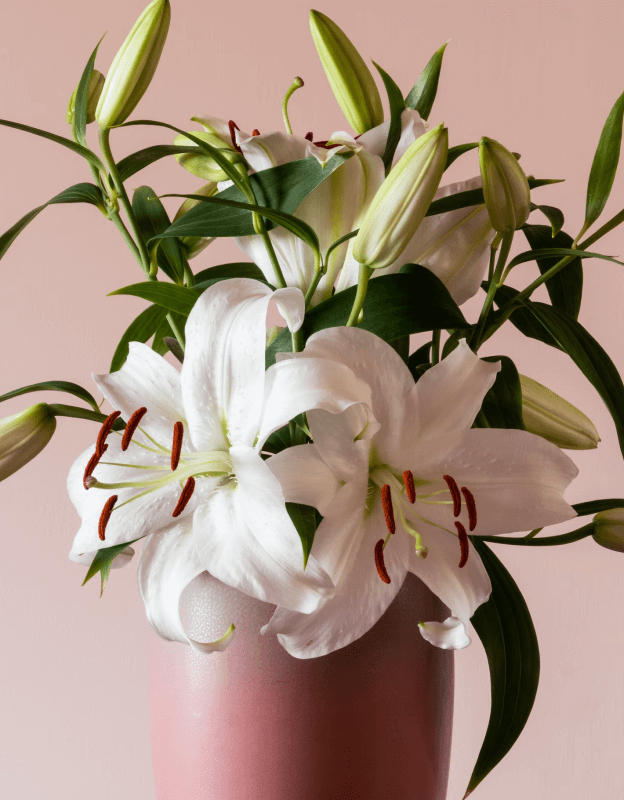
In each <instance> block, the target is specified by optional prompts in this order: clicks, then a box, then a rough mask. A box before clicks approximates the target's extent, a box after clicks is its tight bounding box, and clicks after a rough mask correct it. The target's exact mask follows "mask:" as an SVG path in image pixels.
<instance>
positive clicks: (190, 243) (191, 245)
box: [173, 183, 219, 259]
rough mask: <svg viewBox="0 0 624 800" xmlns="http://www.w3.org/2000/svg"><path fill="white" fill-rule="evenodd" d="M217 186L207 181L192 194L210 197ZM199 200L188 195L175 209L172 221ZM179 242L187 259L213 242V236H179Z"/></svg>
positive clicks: (215, 191) (214, 192)
mask: <svg viewBox="0 0 624 800" xmlns="http://www.w3.org/2000/svg"><path fill="white" fill-rule="evenodd" d="M218 188H219V187H218V186H217V184H216V183H207V184H206V185H205V186H202V187H201V188H199V189H197V190H196V191H195V192H193V194H199V195H202V196H203V197H212V195H213V194H216V193H217V190H218ZM201 202H202V201H201V200H193V199H192V198H191V197H189V198H188V199H187V200H185V201H184V202H183V203H182V205H181V206H180V208H179V209H178V210H177V211H176V215H175V217H174V218H173V221H174V222H175V221H176V220H178V219H180V217H182V216H183V215H184V214H186V212H187V211H190V210H191V209H192V208H195V206H196V205H198V204H199V203H201ZM180 242H181V243H182V245H183V246H184V248H185V250H186V257H187V258H188V259H191V258H194V257H195V256H196V255H198V254H199V253H201V251H202V250H204V249H205V248H206V247H208V245H209V244H210V243H211V242H214V237H209V238H207V237H203V236H181V237H180Z"/></svg>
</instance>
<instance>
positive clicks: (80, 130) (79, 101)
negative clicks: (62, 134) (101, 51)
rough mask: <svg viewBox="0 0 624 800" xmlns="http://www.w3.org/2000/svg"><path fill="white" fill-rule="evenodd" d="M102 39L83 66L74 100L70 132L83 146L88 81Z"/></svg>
mask: <svg viewBox="0 0 624 800" xmlns="http://www.w3.org/2000/svg"><path fill="white" fill-rule="evenodd" d="M103 38H104V37H102V39H103ZM102 39H100V41H99V42H98V43H97V45H96V46H95V50H94V51H93V52H92V53H91V58H90V59H89V61H88V62H87V66H86V67H85V68H84V72H83V73H82V77H81V78H80V82H79V84H78V88H77V89H76V102H75V105H74V119H73V122H72V132H73V134H74V137H75V138H76V140H77V141H78V142H79V143H80V144H81V145H83V146H84V147H86V146H87V140H86V138H85V134H86V131H87V98H88V90H89V81H90V80H91V75H92V74H93V67H94V65H95V57H96V55H97V51H98V47H99V46H100V42H101V41H102Z"/></svg>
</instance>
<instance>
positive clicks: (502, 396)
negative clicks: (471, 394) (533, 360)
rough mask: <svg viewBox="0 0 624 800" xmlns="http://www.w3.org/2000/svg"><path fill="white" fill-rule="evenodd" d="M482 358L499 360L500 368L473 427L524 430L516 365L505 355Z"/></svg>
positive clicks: (520, 391)
mask: <svg viewBox="0 0 624 800" xmlns="http://www.w3.org/2000/svg"><path fill="white" fill-rule="evenodd" d="M483 360H484V361H490V362H494V363H495V362H497V361H500V362H501V369H500V372H499V373H498V375H497V376H496V380H495V381H494V385H493V386H492V388H491V389H490V390H489V391H488V393H487V394H486V395H485V397H484V398H483V403H482V405H481V410H480V411H479V413H478V414H477V418H476V420H475V424H474V427H477V428H513V429H515V430H519V431H524V430H526V427H525V425H524V420H523V418H522V390H521V388H520V377H519V376H518V370H517V369H516V365H515V364H514V362H513V361H512V360H511V359H510V358H508V357H507V356H488V357H487V358H484V359H483Z"/></svg>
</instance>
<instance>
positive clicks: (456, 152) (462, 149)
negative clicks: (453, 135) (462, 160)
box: [444, 142, 479, 169]
mask: <svg viewBox="0 0 624 800" xmlns="http://www.w3.org/2000/svg"><path fill="white" fill-rule="evenodd" d="M478 146H479V142H470V144H456V145H455V147H449V151H448V155H447V157H446V167H445V168H444V169H448V168H449V167H450V166H451V164H452V163H453V162H455V161H457V159H458V158H459V157H460V156H461V155H463V154H464V153H468V152H469V151H470V150H474V149H475V148H477V147H478Z"/></svg>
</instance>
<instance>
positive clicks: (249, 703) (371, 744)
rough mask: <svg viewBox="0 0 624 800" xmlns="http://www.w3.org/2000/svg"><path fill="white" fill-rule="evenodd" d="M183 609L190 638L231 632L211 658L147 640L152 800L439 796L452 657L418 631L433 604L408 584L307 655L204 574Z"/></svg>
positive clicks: (436, 614)
mask: <svg viewBox="0 0 624 800" xmlns="http://www.w3.org/2000/svg"><path fill="white" fill-rule="evenodd" d="M182 606H183V609H184V613H185V616H186V625H187V630H189V633H190V634H191V635H192V636H193V638H196V639H204V640H212V639H216V638H218V637H219V636H221V635H222V634H223V632H224V631H225V630H226V628H227V627H228V626H229V625H230V623H231V622H234V623H235V624H236V635H235V638H234V640H233V642H232V644H231V645H230V647H229V648H228V649H227V650H226V651H225V652H224V653H216V654H213V655H209V656H204V655H200V654H198V653H195V652H194V651H193V650H191V648H190V647H186V646H184V645H181V644H175V643H170V642H164V641H161V640H160V639H157V638H156V637H154V642H153V653H152V667H151V700H150V705H151V718H152V752H153V759H154V774H155V782H156V797H157V798H158V800H213V799H214V800H217V798H218V800H368V799H370V800H385V799H386V798H392V800H395V799H396V800H444V798H445V797H446V785H447V779H448V767H449V756H450V744H451V725H452V711H453V656H452V653H450V652H446V651H442V650H438V649H436V648H434V647H432V646H431V645H430V644H428V643H427V642H425V641H424V639H422V637H421V636H420V634H419V632H418V628H417V623H418V621H419V620H425V619H443V618H444V609H443V607H442V606H441V605H440V604H439V602H438V601H437V599H436V598H435V597H434V596H433V595H432V594H431V592H429V590H428V589H427V588H426V587H425V586H424V585H423V584H422V583H421V582H420V581H419V580H418V579H417V578H415V577H413V576H411V575H408V578H407V580H406V582H405V584H404V586H403V588H402V589H401V591H400V593H399V595H398V596H397V598H396V600H395V601H394V603H393V604H392V606H391V607H390V609H389V610H388V611H387V612H386V614H385V615H384V616H383V617H382V619H381V620H380V621H379V622H378V623H377V625H375V627H374V628H373V629H372V630H370V631H369V632H368V633H367V634H366V635H365V636H363V637H362V638H361V639H359V640H358V641H357V642H355V643H353V644H351V645H350V646H348V647H345V648H344V649H342V650H339V651H337V652H335V653H332V654H330V655H328V656H324V657H322V658H317V659H310V660H298V659H295V658H293V657H292V656H290V655H288V653H286V651H285V650H284V649H283V648H282V647H281V645H280V644H279V643H278V642H277V639H276V638H275V637H262V636H260V635H259V633H258V631H259V629H260V627H261V626H262V625H263V624H264V623H265V622H266V621H267V620H268V618H269V616H270V614H271V612H272V609H273V607H272V606H270V605H268V604H266V603H262V602H260V601H257V600H253V599H252V598H250V597H247V596H246V595H243V594H242V593H240V592H238V591H237V590H235V589H231V588H229V587H227V586H224V585H223V584H222V583H220V582H219V581H217V580H215V579H214V578H211V577H209V576H208V575H203V576H201V577H200V578H198V579H196V581H194V582H193V584H191V586H189V587H188V588H187V590H186V592H185V594H184V596H183V599H182Z"/></svg>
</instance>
